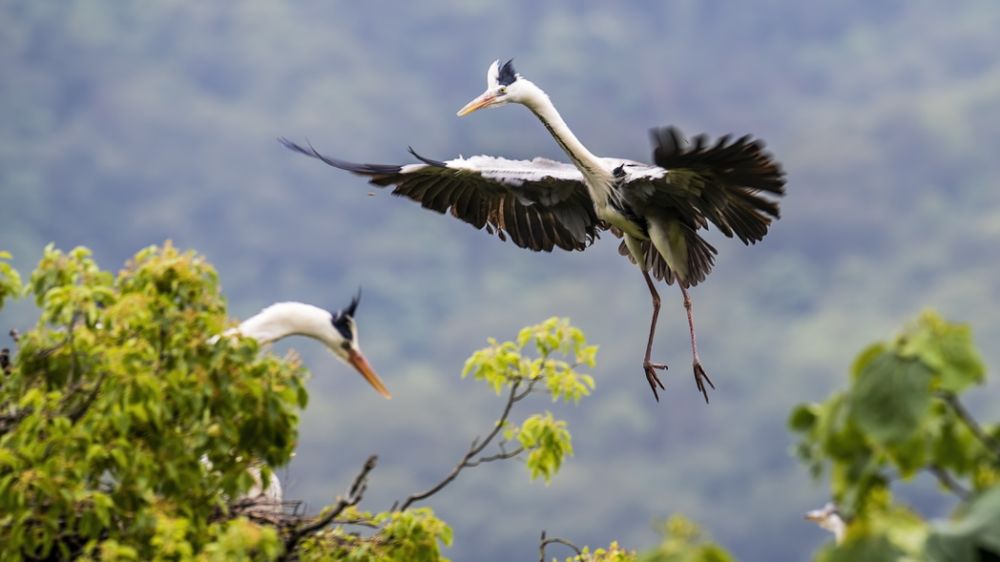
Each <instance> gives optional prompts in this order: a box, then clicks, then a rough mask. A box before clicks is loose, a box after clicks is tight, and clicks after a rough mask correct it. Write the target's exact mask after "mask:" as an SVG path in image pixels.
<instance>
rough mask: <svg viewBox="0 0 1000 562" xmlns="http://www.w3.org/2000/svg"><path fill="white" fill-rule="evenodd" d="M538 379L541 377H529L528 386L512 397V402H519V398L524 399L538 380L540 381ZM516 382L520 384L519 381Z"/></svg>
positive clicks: (533, 388)
mask: <svg viewBox="0 0 1000 562" xmlns="http://www.w3.org/2000/svg"><path fill="white" fill-rule="evenodd" d="M540 380H542V379H541V378H537V379H531V380H530V381H528V388H525V389H524V392H522V393H520V394H517V395H515V396H514V397H513V398H512V401H513V402H514V403H517V402H520V401H521V400H524V399H525V398H527V397H528V395H529V394H531V392H532V391H533V390H535V385H536V384H538V381H540ZM516 384H520V381H518V382H517V383H516Z"/></svg>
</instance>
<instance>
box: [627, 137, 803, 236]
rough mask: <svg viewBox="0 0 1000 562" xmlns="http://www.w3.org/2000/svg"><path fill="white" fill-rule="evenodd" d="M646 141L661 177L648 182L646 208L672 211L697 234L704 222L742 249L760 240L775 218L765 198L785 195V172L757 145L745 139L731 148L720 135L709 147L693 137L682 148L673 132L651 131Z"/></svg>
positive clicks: (772, 204) (773, 208) (680, 139)
mask: <svg viewBox="0 0 1000 562" xmlns="http://www.w3.org/2000/svg"><path fill="white" fill-rule="evenodd" d="M650 136H651V137H652V140H653V161H654V162H655V163H656V165H657V166H660V167H661V168H664V169H666V170H667V173H666V175H664V176H663V177H662V178H661V179H659V180H657V181H654V182H653V183H654V186H655V188H656V189H654V190H652V191H651V192H650V196H649V198H648V200H647V201H645V203H646V204H650V205H653V206H654V207H657V206H659V207H667V208H671V209H676V210H678V211H680V213H681V214H682V216H685V217H690V218H691V220H692V226H695V227H698V228H700V227H702V226H704V221H705V220H706V219H707V220H708V221H711V222H712V224H714V225H715V226H716V227H717V228H718V229H719V230H720V231H721V232H722V233H723V234H725V235H726V236H728V237H732V236H733V235H736V237H737V238H739V239H740V240H741V241H742V242H743V243H744V244H752V243H754V242H757V241H759V240H761V239H762V238H764V235H766V234H767V229H768V227H769V226H770V224H771V221H772V220H774V219H777V218H778V217H779V216H780V215H779V210H778V204H777V202H775V201H773V200H772V199H769V198H768V196H773V197H780V196H782V195H784V194H785V172H784V170H783V169H782V167H781V164H780V163H778V162H777V161H775V160H774V158H773V157H772V156H771V154H770V153H768V152H767V151H766V150H764V142H763V141H761V140H754V139H753V138H752V137H750V135H746V136H743V137H740V138H739V139H736V140H735V141H732V142H731V141H730V140H729V136H728V135H726V136H724V137H722V138H720V139H719V140H718V141H717V142H716V143H715V144H714V145H712V144H711V143H710V142H709V140H708V137H707V136H706V135H698V136H696V137H694V139H693V144H692V145H688V144H687V143H686V142H685V141H684V137H683V136H682V135H681V132H680V131H679V130H678V129H676V128H675V127H664V128H659V129H653V130H652V131H650Z"/></svg>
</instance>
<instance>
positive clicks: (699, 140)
mask: <svg viewBox="0 0 1000 562" xmlns="http://www.w3.org/2000/svg"><path fill="white" fill-rule="evenodd" d="M509 103H518V104H521V105H524V106H525V107H527V108H528V109H530V110H531V112H532V113H534V114H535V116H536V117H538V119H539V120H540V121H541V122H542V124H543V125H544V126H545V128H546V129H548V131H549V133H551V135H552V137H553V138H554V139H555V141H556V143H557V144H558V145H559V146H560V147H561V148H562V149H563V151H564V152H565V153H566V155H567V156H568V157H569V159H570V160H571V161H572V164H566V163H563V162H556V161H553V160H548V159H545V158H535V159H533V160H530V161H525V160H508V159H506V158H499V157H493V156H473V157H471V158H463V157H458V158H456V159H453V160H447V161H440V160H433V159H430V158H425V157H423V156H420V155H419V154H417V153H416V152H415V151H414V150H413V149H412V148H410V153H411V154H412V155H413V156H414V157H415V158H416V159H418V160H419V163H414V164H404V165H386V164H356V163H353V162H348V161H345V160H340V159H337V158H333V157H330V156H325V155H323V154H320V153H319V152H317V151H316V150H315V149H314V148H313V147H312V146H311V145H309V146H308V147H303V146H300V145H298V144H296V143H294V142H291V141H289V140H287V139H285V138H281V139H279V140H280V141H281V143H282V144H284V145H285V146H286V147H287V148H289V149H291V150H294V151H296V152H300V153H302V154H305V155H306V156H310V157H313V158H317V159H319V160H321V161H323V162H325V163H326V164H329V165H330V166H333V167H336V168H341V169H343V170H347V171H350V172H354V173H355V174H359V175H362V176H367V177H368V178H369V181H370V183H372V184H374V185H376V186H379V187H385V186H389V185H392V186H394V189H393V191H392V193H393V195H399V196H404V197H408V198H410V199H413V200H414V201H417V202H419V203H420V204H421V205H422V206H423V207H425V208H428V209H432V210H434V211H437V212H439V213H445V212H450V213H451V215H452V216H454V217H455V218H458V219H460V220H462V221H465V222H467V223H469V224H472V225H473V226H475V227H476V228H478V229H482V228H485V229H486V230H487V232H490V233H496V234H497V236H499V237H500V238H501V239H503V240H506V239H507V238H510V240H511V241H512V242H513V243H514V244H516V245H517V246H519V247H522V248H528V249H530V250H533V251H545V252H548V251H551V250H552V249H553V248H561V249H563V250H583V249H585V248H587V247H588V246H590V244H592V243H593V242H594V240H595V239H596V238H597V237H598V234H599V232H600V231H602V230H610V231H611V232H612V233H614V234H615V235H616V236H619V237H622V238H624V240H623V242H622V243H621V245H620V246H619V252H621V253H622V254H623V255H627V256H628V257H629V258H630V259H631V261H632V262H633V263H635V264H637V265H638V266H639V269H640V270H641V271H642V275H643V277H644V279H645V281H646V286H647V287H648V288H649V293H650V296H651V297H652V302H653V314H652V318H651V320H650V327H649V337H648V340H647V343H646V353H645V355H644V357H643V361H642V366H643V370H644V372H645V374H646V380H647V381H648V382H649V385H650V388H652V390H653V396H654V397H655V398H656V399H657V400H659V394H658V392H657V388H660V389H662V388H664V386H663V383H662V382H661V381H660V379H659V377H658V376H657V374H656V370H657V369H665V368H666V365H665V364H663V363H654V362H652V361H651V360H650V354H651V353H652V347H653V338H654V335H655V332H656V322H657V317H658V315H659V311H660V296H659V293H658V292H657V291H656V287H655V285H654V283H653V279H652V277H655V278H656V279H659V280H664V281H666V282H667V283H668V284H673V283H674V282H676V283H677V285H678V287H680V290H681V293H682V294H683V297H684V309H685V311H686V313H687V320H688V329H689V331H690V334H691V353H692V357H693V361H692V364H693V369H694V378H695V382H696V384H697V387H698V390H699V391H700V392H701V393H702V395H703V396H704V397H705V401H706V402H708V390H707V388H706V386H705V385H706V384H707V385H708V386H710V387H712V388H715V385H714V384H713V383H712V381H711V379H710V378H709V376H708V374H707V373H706V371H705V369H704V367H702V364H701V359H700V358H699V356H698V344H697V338H696V337H695V328H694V312H693V307H692V303H691V297H690V295H689V294H688V289H689V288H690V287H693V286H694V285H696V284H698V283H699V282H701V281H703V280H704V279H705V277H706V275H708V273H709V271H711V269H712V265H713V264H714V261H715V255H716V253H717V252H716V249H715V248H714V247H713V246H712V245H711V244H709V243H708V242H707V241H706V240H705V239H704V238H702V237H701V236H700V235H699V234H698V230H699V229H702V228H707V227H708V223H712V224H714V225H715V227H716V228H718V229H719V231H720V232H722V233H723V234H724V235H725V236H727V237H733V236H734V235H735V236H736V237H737V238H739V239H740V241H742V242H743V243H744V244H747V245H749V244H753V243H755V242H757V241H759V240H761V239H762V238H763V237H764V235H765V234H767V229H768V227H769V226H770V224H771V221H772V220H773V219H777V218H778V216H779V214H778V204H777V202H776V201H774V200H772V199H770V198H769V197H768V196H772V197H778V196H781V195H783V194H784V190H785V187H784V186H785V179H784V178H785V174H784V171H783V170H782V167H781V165H780V164H779V163H778V162H776V161H775V160H774V159H773V158H772V157H771V155H770V154H769V153H768V152H766V151H765V150H764V143H763V142H762V141H760V140H755V139H753V138H752V137H751V136H749V135H746V136H743V137H740V138H738V139H736V140H732V139H731V138H730V137H729V136H728V135H727V136H723V137H722V138H720V139H718V140H717V141H716V142H714V143H711V142H710V141H709V139H708V137H707V136H705V135H698V136H696V137H694V138H693V139H692V140H693V142H692V143H690V144H689V143H687V142H686V141H685V140H684V137H683V136H682V135H681V133H680V132H679V131H678V130H677V129H675V128H673V127H665V128H657V129H653V130H651V138H652V142H653V162H654V164H644V163H641V162H635V161H632V160H629V159H626V158H602V157H598V156H596V155H594V154H593V153H592V152H590V151H589V150H587V147H585V146H584V145H583V143H581V142H580V141H579V140H578V139H577V138H576V136H575V135H574V134H573V132H572V131H570V129H569V127H568V126H567V125H566V122H565V121H563V119H562V117H561V116H560V115H559V112H558V111H557V110H556V108H555V106H554V105H553V104H552V101H551V100H549V97H548V95H546V94H545V92H544V91H542V89H541V88H539V87H538V86H536V85H535V84H534V83H532V82H531V81H529V80H527V79H525V78H523V77H522V76H521V75H520V74H518V73H517V72H515V71H514V66H513V64H512V61H507V62H506V63H504V64H502V65H501V64H500V61H494V62H493V64H491V65H490V67H489V70H488V71H487V73H486V91H485V92H483V93H482V94H481V95H480V96H478V97H476V98H475V99H473V100H472V101H471V102H469V103H468V104H466V105H465V107H463V108H462V109H461V110H459V112H458V115H459V116H463V115H468V114H469V113H472V112H474V111H477V110H479V109H485V108H491V107H499V106H502V105H506V104H509ZM651 274H652V277H651Z"/></svg>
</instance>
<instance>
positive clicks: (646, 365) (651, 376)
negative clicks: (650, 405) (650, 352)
mask: <svg viewBox="0 0 1000 562" xmlns="http://www.w3.org/2000/svg"><path fill="white" fill-rule="evenodd" d="M666 368H667V364H666V363H652V362H650V361H649V360H646V361H643V363H642V369H643V370H644V371H646V380H647V381H648V382H649V388H651V389H653V398H655V399H656V401H657V402H659V401H660V395H659V394H658V393H657V391H656V387H657V386H659V387H660V388H661V389H663V388H666V387H665V386H663V383H662V382H660V377H658V376H656V369H666Z"/></svg>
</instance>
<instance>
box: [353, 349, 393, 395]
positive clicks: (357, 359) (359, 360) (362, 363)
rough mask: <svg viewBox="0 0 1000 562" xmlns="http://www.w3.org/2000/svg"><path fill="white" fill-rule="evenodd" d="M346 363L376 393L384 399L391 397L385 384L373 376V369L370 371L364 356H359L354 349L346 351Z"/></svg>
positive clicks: (358, 352)
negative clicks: (355, 370)
mask: <svg viewBox="0 0 1000 562" xmlns="http://www.w3.org/2000/svg"><path fill="white" fill-rule="evenodd" d="M347 362H348V363H350V364H351V366H352V367H354V368H355V369H357V370H358V372H359V373H361V376H362V377H364V378H365V380H366V381H368V384H370V385H372V388H374V389H375V391H376V392H378V393H379V394H381V395H382V396H383V397H385V398H386V399H389V398H392V395H391V394H389V389H388V388H386V387H385V383H383V382H382V379H380V378H378V375H377V374H375V369H372V366H371V364H369V363H368V360H367V359H365V356H364V355H361V352H360V351H357V350H354V349H351V350H350V351H348V352H347Z"/></svg>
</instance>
